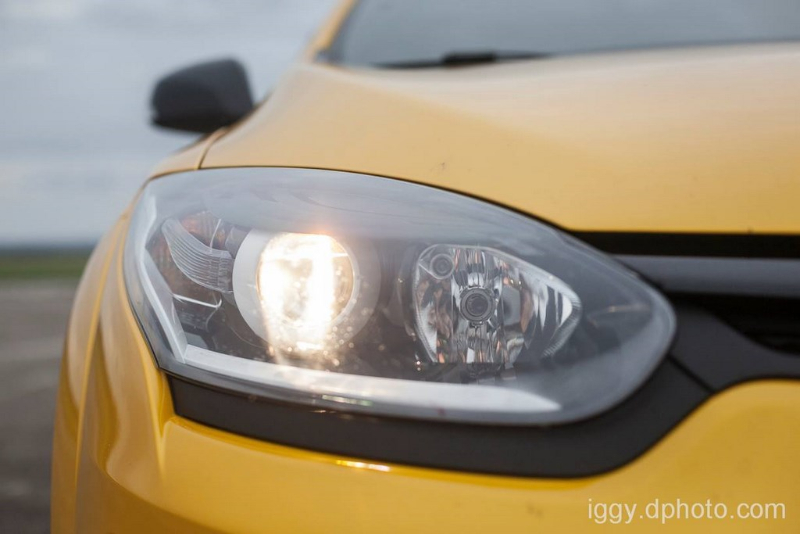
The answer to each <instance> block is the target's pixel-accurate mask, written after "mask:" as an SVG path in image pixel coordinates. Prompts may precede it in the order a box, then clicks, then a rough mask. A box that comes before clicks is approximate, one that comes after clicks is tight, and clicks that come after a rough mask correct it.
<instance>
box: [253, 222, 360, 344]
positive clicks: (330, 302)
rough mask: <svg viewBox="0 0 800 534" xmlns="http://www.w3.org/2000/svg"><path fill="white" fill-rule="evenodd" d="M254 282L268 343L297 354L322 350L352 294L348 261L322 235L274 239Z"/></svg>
mask: <svg viewBox="0 0 800 534" xmlns="http://www.w3.org/2000/svg"><path fill="white" fill-rule="evenodd" d="M257 276H258V277H257V284H258V285H257V287H258V293H259V295H260V297H261V303H262V307H263V316H264V318H265V320H266V321H267V324H266V326H267V332H268V335H269V338H270V340H275V341H278V343H275V344H276V345H278V346H282V345H287V344H288V345H289V346H290V347H291V346H292V345H294V346H295V347H297V348H298V349H300V350H312V351H313V350H322V349H324V347H325V346H326V344H327V342H328V341H329V340H330V338H331V337H333V336H332V335H331V334H332V333H333V332H332V329H333V326H334V325H335V324H336V322H337V320H338V319H339V318H340V317H341V315H342V313H343V312H344V311H345V309H346V308H347V306H348V304H350V303H351V302H352V301H353V292H354V291H355V290H356V287H355V273H354V270H353V263H352V261H351V259H350V255H349V254H348V253H347V251H346V250H345V249H344V247H343V246H342V245H341V244H340V243H339V242H338V241H336V240H335V239H333V238H332V237H328V236H325V235H313V234H279V235H277V236H275V237H274V238H272V240H271V241H270V242H269V243H268V244H267V246H266V247H265V248H264V251H263V252H262V253H261V262H260V264H259V268H258V275H257Z"/></svg>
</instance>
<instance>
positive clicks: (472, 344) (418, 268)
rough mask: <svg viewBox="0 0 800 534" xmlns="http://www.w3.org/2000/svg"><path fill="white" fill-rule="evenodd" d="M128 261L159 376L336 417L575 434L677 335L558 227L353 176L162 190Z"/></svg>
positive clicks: (261, 178) (298, 172) (180, 182)
mask: <svg viewBox="0 0 800 534" xmlns="http://www.w3.org/2000/svg"><path fill="white" fill-rule="evenodd" d="M124 264H125V277H126V284H127V288H128V292H129V295H130V300H131V303H132V306H133V309H134V312H135V314H136V316H137V318H138V320H139V322H140V324H141V325H142V328H143V331H144V333H145V336H146V337H147V339H148V341H149V343H150V345H151V347H152V348H153V351H154V354H155V356H156V359H157V361H158V364H159V365H160V366H161V367H162V368H163V369H164V370H166V371H167V372H169V373H172V374H174V375H177V376H180V377H184V378H187V379H190V380H193V381H196V382H200V383H206V384H209V385H210V386H213V387H218V388H224V389H228V390H232V391H235V392H239V393H241V394H246V395H257V396H262V397H267V398H272V399H277V400H281V401H287V402H292V403H302V404H307V405H311V406H316V407H320V408H326V409H336V410H342V411H360V412H368V413H372V414H380V415H389V416H400V417H408V418H419V419H435V420H449V421H460V422H471V423H492V424H557V423H567V422H572V421H576V420H579V419H582V418H586V417H589V416H591V415H594V414H597V413H599V412H602V411H604V410H606V409H608V408H610V407H611V406H613V405H614V404H616V403H618V402H620V401H621V400H622V399H624V398H625V397H626V396H628V395H629V394H630V393H632V392H633V391H634V390H635V389H636V388H638V387H639V386H640V385H641V384H642V383H643V382H644V381H645V380H646V379H647V377H648V376H649V375H650V374H651V372H652V371H653V370H654V368H655V367H656V365H657V364H658V363H659V362H660V360H661V359H662V357H663V355H664V353H665V351H666V349H667V347H668V344H669V343H670V341H671V338H672V335H673V332H674V328H675V321H674V317H673V314H672V311H671V309H670V307H669V305H668V304H667V302H666V301H665V300H664V299H663V298H662V297H661V296H660V295H659V294H658V293H657V292H656V291H654V290H653V289H651V288H650V287H649V286H648V285H646V284H645V283H643V282H642V281H640V280H639V279H638V278H637V277H636V276H634V275H633V274H632V273H630V272H628V271H627V270H625V269H624V268H623V267H621V266H620V265H619V264H617V263H615V262H614V261H612V260H611V259H609V258H607V257H605V256H604V255H602V254H600V253H598V252H597V251H595V250H593V249H591V248H589V247H587V246H585V245H583V244H582V243H580V242H578V241H576V240H575V239H573V238H571V237H569V236H567V235H565V234H563V233H561V232H559V231H558V230H556V229H554V228H552V227H550V226H547V225H545V224H543V223H540V222H538V221H536V220H534V219H532V218H529V217H525V216H522V215H519V214H516V213H514V212H512V211H509V210H506V209H503V208H500V207H497V206H494V205H491V204H488V203H485V202H481V201H479V200H475V199H472V198H469V197H465V196H461V195H458V194H455V193H450V192H447V191H442V190H439V189H434V188H430V187H426V186H422V185H416V184H412V183H407V182H402V181H398V180H392V179H386V178H380V177H375V176H367V175H360V174H353V173H344V172H334V171H321V170H309V169H283V168H260V169H222V170H209V171H196V172H191V173H185V174H178V175H173V176H169V177H165V178H161V179H158V180H154V181H153V182H151V183H150V184H149V185H147V187H146V188H145V189H144V191H143V193H142V196H141V198H140V200H139V202H138V205H137V207H136V209H135V211H134V214H133V217H132V220H131V227H130V234H129V237H128V241H127V244H126V249H125V262H124Z"/></svg>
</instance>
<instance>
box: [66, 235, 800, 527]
mask: <svg viewBox="0 0 800 534" xmlns="http://www.w3.org/2000/svg"><path fill="white" fill-rule="evenodd" d="M114 240H115V241H116V244H115V246H114V247H109V248H107V249H106V251H107V252H106V253H107V254H108V255H109V257H110V258H111V259H110V263H109V274H108V277H107V279H106V281H105V283H104V284H103V285H104V287H103V292H102V293H103V296H102V301H101V302H100V305H99V310H98V311H99V313H98V316H97V321H98V322H97V335H96V336H95V337H94V347H93V348H90V349H88V363H89V367H88V374H87V385H86V397H85V402H84V403H83V410H82V411H83V415H82V418H81V419H82V421H81V424H80V425H63V426H62V427H61V429H60V430H59V431H58V432H57V433H58V434H59V435H60V437H59V438H58V440H59V441H70V440H71V441H72V442H74V443H79V444H80V447H79V454H78V458H77V465H76V466H75V467H76V472H77V479H76V480H75V485H74V487H72V488H70V487H69V484H68V481H67V480H66V479H63V478H62V479H61V480H60V482H59V486H58V487H57V490H58V491H59V492H64V493H70V490H72V492H73V493H74V492H77V494H78V495H80V499H78V500H77V502H76V509H75V513H74V515H73V514H69V513H67V512H66V511H65V510H64V509H63V506H59V507H57V508H54V514H55V515H57V517H56V516H54V522H53V527H54V528H53V532H54V533H56V534H62V533H82V534H83V533H94V532H115V533H128V532H131V533H133V532H143V531H149V532H170V533H179V532H192V533H201V532H230V533H234V532H236V533H240V532H241V533H245V532H264V531H270V532H320V531H326V532H342V531H350V532H374V531H375V530H376V529H379V530H380V531H382V532H441V531H442V530H443V529H445V530H447V531H451V532H463V533H469V532H481V533H483V532H486V530H487V529H492V530H501V531H503V532H531V531H534V530H536V529H543V530H544V531H547V532H580V531H582V529H588V528H593V527H595V526H596V525H595V523H594V521H593V520H592V519H590V518H589V516H588V506H589V504H590V499H591V502H593V503H602V502H605V503H628V504H633V503H636V504H638V506H639V509H640V510H642V509H644V508H645V506H646V505H647V504H648V503H650V502H656V499H658V501H660V502H670V501H672V502H674V501H675V500H676V499H681V500H682V501H684V502H687V501H688V502H706V500H707V499H711V500H712V501H713V502H723V503H726V504H727V505H728V506H729V507H731V509H732V507H734V506H736V505H738V503H740V502H746V503H750V502H760V503H784V504H785V506H786V508H787V509H788V510H794V509H797V508H798V507H799V506H800V494H798V492H797V491H796V488H797V480H798V479H800V464H799V463H798V462H797V461H796V449H797V447H796V443H797V439H796V437H797V435H800V411H798V410H797V406H798V403H800V383H798V382H792V381H761V382H755V383H751V384H746V385H741V386H737V387H735V388H732V389H730V390H728V391H727V392H724V393H722V394H720V395H717V396H715V397H714V398H712V399H711V400H709V401H708V402H707V403H706V404H705V405H703V406H701V407H700V408H699V409H698V410H697V411H696V412H695V413H693V414H692V415H691V416H690V417H689V418H688V419H687V420H686V421H684V422H683V423H682V424H681V425H679V426H678V427H677V428H676V429H674V430H673V431H672V432H671V433H670V434H669V435H668V436H667V437H666V438H665V439H663V440H662V441H661V442H660V443H659V444H657V445H656V446H655V447H653V448H652V449H651V450H650V451H649V452H647V453H646V454H644V455H643V456H641V457H640V458H639V459H637V460H635V461H633V462H632V463H630V464H629V465H627V466H625V467H623V468H620V469H618V470H616V471H613V472H611V473H609V474H606V475H602V476H595V477H587V478H578V479H571V480H557V479H525V478H513V477H500V476H488V475H473V474H465V473H454V472H446V471H439V470H433V469H422V468H413V467H407V466H399V465H393V464H385V463H381V462H371V461H370V460H369V459H361V458H346V457H339V456H336V455H329V454H324V453H319V452H313V451H306V450H300V449H295V448H291V447H285V446H281V445H278V444H271V443H266V442H261V441H257V440H253V439H249V438H246V437H242V436H237V435H233V434H230V433H227V432H223V431H219V430H215V429H212V428H208V427H205V426H203V425H199V424H196V423H193V422H190V421H188V420H185V419H183V418H181V417H178V416H176V415H175V414H174V411H173V408H172V403H171V397H170V392H169V385H168V381H167V379H166V378H165V377H164V375H163V374H162V373H160V372H159V370H158V369H157V367H156V365H155V362H154V360H153V357H152V355H151V353H150V350H149V347H148V345H147V343H146V341H145V340H144V338H143V336H142V334H141V332H140V330H139V327H138V325H137V323H136V319H135V318H134V316H133V313H132V311H131V309H130V306H129V304H128V300H127V295H126V292H125V285H124V280H123V274H122V268H121V256H122V253H121V248H122V247H121V234H119V233H116V234H115V237H114ZM81 291H82V292H87V291H88V292H90V293H91V289H90V288H88V287H86V286H84V287H83V289H82V290H81ZM84 298H88V297H84V296H83V295H79V300H83V299H84ZM87 313H90V312H88V310H87ZM86 357H87V351H86V348H84V347H77V346H75V345H70V344H68V345H67V349H66V354H65V366H66V367H69V366H71V365H73V362H74V361H76V360H80V359H83V358H86ZM65 380H66V377H65V376H62V386H63V385H64V381H65ZM64 389H65V388H63V387H62V390H64ZM62 402H63V399H62ZM63 417H65V414H64V413H63V411H60V413H59V418H63ZM57 428H58V426H57ZM64 451H65V450H64V449H63V448H61V449H60V453H59V454H61V455H63V456H62V458H60V459H59V461H64V459H65V458H66V457H67V456H66V454H64ZM715 521H717V522H718V523H719V524H720V525H722V526H723V528H724V529H725V531H726V532H745V531H750V530H749V529H751V528H752V527H753V525H754V524H757V525H760V526H762V527H763V526H765V525H766V526H768V527H769V530H770V532H796V531H797V528H798V523H797V518H794V517H793V516H790V515H787V519H785V520H772V521H768V522H767V521H766V520H761V521H760V522H758V523H755V520H750V521H747V520H734V519H728V520H715ZM635 524H636V531H637V532H650V531H656V530H659V531H664V526H663V525H662V524H661V521H660V520H658V519H636V523H635ZM670 526H671V527H672V528H674V529H676V530H679V531H680V532H705V531H707V530H708V528H709V523H708V522H707V521H689V522H687V521H674V522H672V523H670V522H667V527H668V528H669V527H670Z"/></svg>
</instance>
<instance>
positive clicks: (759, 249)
mask: <svg viewBox="0 0 800 534" xmlns="http://www.w3.org/2000/svg"><path fill="white" fill-rule="evenodd" d="M570 233H571V234H572V235H573V236H575V237H577V238H578V239H580V240H582V241H584V242H586V243H588V244H590V245H592V246H593V247H595V248H598V249H600V250H602V251H604V252H606V253H609V254H631V255H640V256H695V257H729V258H762V259H764V258H800V235H783V234H689V233H684V234H682V233H673V234H665V233H648V232H579V231H571V232H570Z"/></svg>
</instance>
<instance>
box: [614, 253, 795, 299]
mask: <svg viewBox="0 0 800 534" xmlns="http://www.w3.org/2000/svg"><path fill="white" fill-rule="evenodd" d="M616 258H617V260H619V261H621V262H622V263H624V264H625V265H627V266H628V267H630V268H631V269H633V270H634V271H637V272H638V273H639V274H641V275H642V276H644V277H645V278H647V279H648V280H649V281H650V282H652V283H653V284H655V285H657V286H658V287H659V288H660V289H661V290H662V291H665V292H667V293H672V294H674V293H680V294H695V295H707V296H708V295H720V296H726V297H729V296H737V297H742V296H747V297H758V298H770V297H771V298H796V299H800V260H794V259H785V258H780V259H756V258H687V257H684V256H630V255H617V256H616Z"/></svg>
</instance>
